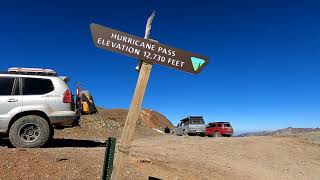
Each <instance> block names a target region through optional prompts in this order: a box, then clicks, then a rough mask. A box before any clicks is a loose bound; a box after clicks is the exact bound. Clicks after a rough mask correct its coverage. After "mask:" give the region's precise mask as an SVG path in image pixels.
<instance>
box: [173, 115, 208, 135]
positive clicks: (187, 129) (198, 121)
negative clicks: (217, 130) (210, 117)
mask: <svg viewBox="0 0 320 180" xmlns="http://www.w3.org/2000/svg"><path fill="white" fill-rule="evenodd" d="M205 127H206V126H205V124H204V120H203V117H202V116H189V117H187V118H184V119H182V120H181V121H180V123H179V124H178V125H177V127H176V130H175V133H176V135H178V136H186V135H201V136H204V135H205Z"/></svg>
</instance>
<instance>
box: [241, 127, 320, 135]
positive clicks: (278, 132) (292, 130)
mask: <svg viewBox="0 0 320 180" xmlns="http://www.w3.org/2000/svg"><path fill="white" fill-rule="evenodd" d="M318 131H320V128H292V127H288V128H284V129H278V130H276V131H259V132H248V133H243V134H240V135H239V137H248V136H287V135H294V134H300V133H309V132H318Z"/></svg>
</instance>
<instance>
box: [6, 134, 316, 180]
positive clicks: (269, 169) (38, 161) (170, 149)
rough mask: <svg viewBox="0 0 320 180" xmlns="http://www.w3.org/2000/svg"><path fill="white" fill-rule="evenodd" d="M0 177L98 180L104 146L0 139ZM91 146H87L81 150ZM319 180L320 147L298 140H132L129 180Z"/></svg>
mask: <svg viewBox="0 0 320 180" xmlns="http://www.w3.org/2000/svg"><path fill="white" fill-rule="evenodd" d="M0 142H1V144H0V162H1V164H0V179H100V176H101V171H102V164H103V156H104V148H103V147H100V146H103V145H104V144H103V143H102V142H97V141H91V140H75V139H56V140H55V141H54V145H55V148H43V149H14V148H7V147H6V141H3V140H1V141H0ZM85 147H89V148H85ZM148 176H154V177H158V178H162V179H210V180H211V179H315V180H316V179H319V177H320V146H319V145H318V144H311V143H307V142H306V141H304V140H303V139H302V138H299V137H247V138H246V137H242V138H236V137H235V138H208V137H204V138H203V137H177V136H173V135H163V136H156V137H148V138H146V137H144V138H138V139H135V140H134V143H133V148H132V151H131V156H130V159H129V162H128V166H127V169H126V177H127V179H147V177H148Z"/></svg>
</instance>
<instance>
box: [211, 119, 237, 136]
mask: <svg viewBox="0 0 320 180" xmlns="http://www.w3.org/2000/svg"><path fill="white" fill-rule="evenodd" d="M232 134H233V128H232V127H231V125H230V123H229V122H211V123H209V124H208V125H207V126H206V136H211V137H212V136H213V137H221V136H226V137H230V136H232Z"/></svg>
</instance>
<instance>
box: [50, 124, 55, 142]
mask: <svg viewBox="0 0 320 180" xmlns="http://www.w3.org/2000/svg"><path fill="white" fill-rule="evenodd" d="M53 136H54V128H53V126H50V136H49V141H52V140H53Z"/></svg>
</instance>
